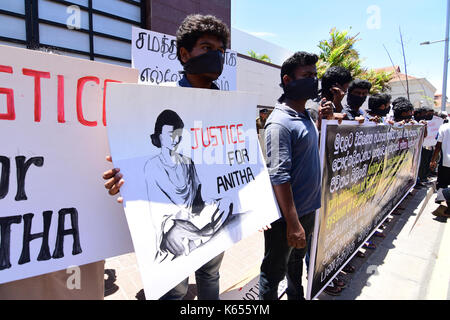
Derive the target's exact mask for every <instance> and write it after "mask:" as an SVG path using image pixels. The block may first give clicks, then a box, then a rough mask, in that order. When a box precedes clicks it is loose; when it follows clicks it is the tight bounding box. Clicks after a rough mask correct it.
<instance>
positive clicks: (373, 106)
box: [366, 93, 391, 124]
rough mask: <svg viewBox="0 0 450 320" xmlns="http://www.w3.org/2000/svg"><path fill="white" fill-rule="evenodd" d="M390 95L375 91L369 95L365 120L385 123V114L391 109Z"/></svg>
mask: <svg viewBox="0 0 450 320" xmlns="http://www.w3.org/2000/svg"><path fill="white" fill-rule="evenodd" d="M390 105H391V96H390V95H389V94H387V93H377V94H374V95H372V96H370V97H369V102H368V106H369V108H368V109H367V115H366V120H368V121H369V120H370V121H374V122H376V123H384V124H387V123H388V122H387V120H386V116H387V115H388V113H389V112H390V111H391V106H390Z"/></svg>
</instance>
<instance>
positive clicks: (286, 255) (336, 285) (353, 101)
mask: <svg viewBox="0 0 450 320" xmlns="http://www.w3.org/2000/svg"><path fill="white" fill-rule="evenodd" d="M176 36H177V57H178V59H179V61H180V62H181V64H182V65H183V68H184V74H183V77H182V79H181V80H180V81H179V82H178V83H176V84H174V85H177V86H180V87H190V88H205V89H212V90H218V87H217V86H216V85H215V84H214V82H213V81H214V80H216V79H217V78H218V77H219V76H220V74H221V72H222V68H223V54H224V52H225V50H226V49H227V47H228V45H229V39H230V33H229V29H228V27H227V26H226V25H225V24H224V23H223V22H222V21H220V20H219V19H217V18H215V17H213V16H209V15H207V16H204V15H190V16H188V17H187V18H186V19H185V20H184V21H183V22H182V24H181V25H180V27H179V29H178V31H177V35H176ZM317 62H318V56H317V55H316V54H313V53H308V52H303V51H300V52H296V53H295V54H294V55H292V56H291V57H289V58H288V59H287V60H286V61H285V62H284V63H283V64H282V66H281V72H280V83H281V87H282V89H283V94H282V96H281V97H280V98H279V99H278V102H277V103H276V104H275V107H274V109H273V110H272V111H271V112H270V115H268V114H269V111H268V110H267V109H263V110H261V112H260V117H259V118H258V120H257V127H258V129H259V132H260V134H261V137H260V141H261V142H262V148H263V150H264V152H266V153H267V154H270V152H271V150H272V148H275V147H276V148H278V155H279V157H278V158H277V159H276V160H274V159H271V158H270V156H268V157H266V159H267V167H268V171H269V176H270V179H271V182H272V186H273V190H274V194H275V197H276V200H277V202H278V205H279V208H280V211H281V213H282V217H281V218H280V219H279V220H277V221H275V222H273V223H272V224H271V225H270V226H266V228H264V258H263V261H262V263H261V269H260V280H259V295H260V299H262V300H276V299H278V293H277V292H278V285H279V283H280V281H281V280H283V278H284V277H287V283H288V285H287V290H286V293H287V298H288V299H289V300H302V299H304V290H303V284H302V271H303V260H304V258H305V256H306V257H307V258H308V248H309V245H310V242H311V236H312V233H313V230H314V221H315V219H314V213H315V211H316V210H317V209H319V208H320V206H321V188H322V186H321V169H320V161H319V135H320V129H321V123H322V120H324V119H327V120H338V121H339V122H341V121H345V120H354V121H358V122H359V123H364V122H368V121H371V122H375V123H377V124H379V125H403V124H406V123H423V124H425V125H426V123H427V122H426V121H429V120H431V118H432V117H433V115H434V114H433V110H432V109H430V108H419V109H414V107H413V105H412V103H411V102H410V101H409V100H408V99H406V98H397V99H395V100H393V101H392V103H391V96H390V95H389V94H387V93H378V94H373V95H370V91H371V88H372V85H371V83H370V82H369V81H367V80H363V79H353V77H352V75H351V73H350V71H349V70H347V69H345V68H343V67H338V66H335V67H331V68H329V69H328V70H327V71H326V72H325V74H324V75H323V77H322V79H321V81H320V83H319V80H318V77H317V68H316V64H317ZM367 99H368V108H367V110H362V106H363V104H364V102H365V101H366V100H367ZM440 116H441V115H440ZM444 116H445V115H444V114H442V117H444ZM449 126H450V125H449V124H444V125H443V126H442V128H441V130H440V131H439V137H438V138H437V141H438V143H437V145H436V147H435V148H434V150H432V149H431V150H430V149H423V150H422V161H421V165H420V173H419V179H420V180H419V181H418V182H419V185H423V184H424V183H428V181H429V180H428V179H429V177H431V176H433V175H435V174H436V173H435V169H436V168H437V175H438V188H439V190H440V194H442V196H443V199H446V200H447V201H449V196H450V191H449V189H448V185H449V179H450V127H449ZM273 137H276V143H275V142H274V141H273V139H274V138H273ZM108 159H109V161H111V158H110V157H109V158H108ZM99 174H100V173H99ZM103 178H104V179H105V180H106V183H105V187H106V189H107V190H108V193H109V194H110V195H117V194H118V193H119V191H120V187H121V186H122V185H123V184H124V179H123V176H122V174H121V173H120V169H119V168H114V169H111V170H109V171H107V172H105V173H104V174H103ZM446 188H447V189H446ZM117 200H118V201H119V202H122V201H123V200H122V198H120V197H119V198H118V199H117ZM379 235H380V236H382V234H381V233H379ZM364 246H365V247H366V248H370V249H375V246H374V245H373V243H371V242H370V241H369V242H366V243H365V245H364ZM223 255H224V254H223V253H221V254H219V255H218V256H217V257H215V258H214V259H212V260H211V261H209V262H207V263H206V264H204V265H203V266H202V267H201V268H200V269H198V270H197V271H196V272H195V278H196V283H197V291H198V297H199V299H201V300H217V299H219V270H220V266H221V262H222V258H223ZM361 255H363V253H360V256H361ZM343 271H344V272H347V273H351V272H354V271H355V268H354V267H353V266H351V265H346V266H345V267H344V269H343ZM43 277H44V276H40V277H38V278H40V279H43ZM99 279H100V278H99ZM42 281H44V282H45V280H42ZM51 281H52V280H48V281H47V282H51ZM101 281H103V274H102V273H101ZM24 287H25V288H26V287H27V286H26V285H24ZM41 287H42V288H44V287H45V285H44V284H43V285H41ZM343 287H345V282H344V281H343V280H342V279H340V278H339V276H338V277H336V278H335V279H334V280H333V281H332V283H331V284H330V286H328V287H327V288H326V289H325V292H327V293H329V294H332V295H339V294H340V292H341V291H342V288H343ZM42 288H41V289H42ZM42 290H44V289H42ZM187 290H188V279H185V280H183V281H182V282H181V283H180V284H179V285H177V286H175V287H174V288H173V289H172V290H170V291H169V292H168V293H167V294H165V295H164V296H163V297H162V298H161V299H165V300H171V299H176V300H180V299H183V298H184V297H185V295H186V294H187ZM1 292H2V290H1V286H0V293H1ZM5 295H7V292H6V294H5ZM99 298H100V297H99Z"/></svg>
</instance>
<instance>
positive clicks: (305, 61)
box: [278, 51, 319, 102]
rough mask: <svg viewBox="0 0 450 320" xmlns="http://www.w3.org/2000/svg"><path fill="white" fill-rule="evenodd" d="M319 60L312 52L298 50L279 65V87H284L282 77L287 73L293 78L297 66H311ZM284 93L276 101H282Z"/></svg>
mask: <svg viewBox="0 0 450 320" xmlns="http://www.w3.org/2000/svg"><path fill="white" fill-rule="evenodd" d="M317 61H319V57H318V56H317V55H316V54H314V53H309V52H305V51H298V52H296V53H294V54H293V55H292V56H290V57H289V58H287V59H286V61H284V62H283V65H282V66H281V73H280V77H281V83H280V87H281V88H283V89H284V83H283V77H284V76H285V75H288V76H289V77H291V78H292V79H294V78H295V70H296V69H297V67H299V66H311V65H315V64H316V63H317ZM283 100H284V94H283V95H282V96H281V97H280V98H279V99H278V102H283Z"/></svg>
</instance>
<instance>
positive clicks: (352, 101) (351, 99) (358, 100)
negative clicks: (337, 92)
mask: <svg viewBox="0 0 450 320" xmlns="http://www.w3.org/2000/svg"><path fill="white" fill-rule="evenodd" d="M366 98H367V97H360V96H355V95H353V94H351V93H348V94H347V104H348V105H349V106H350V107H351V108H352V109H359V108H360V107H361V106H362V105H363V103H364V101H366Z"/></svg>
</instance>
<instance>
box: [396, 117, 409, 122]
mask: <svg viewBox="0 0 450 320" xmlns="http://www.w3.org/2000/svg"><path fill="white" fill-rule="evenodd" d="M394 118H395V121H402V120H406V121H408V120H411V119H412V116H398V117H394Z"/></svg>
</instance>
